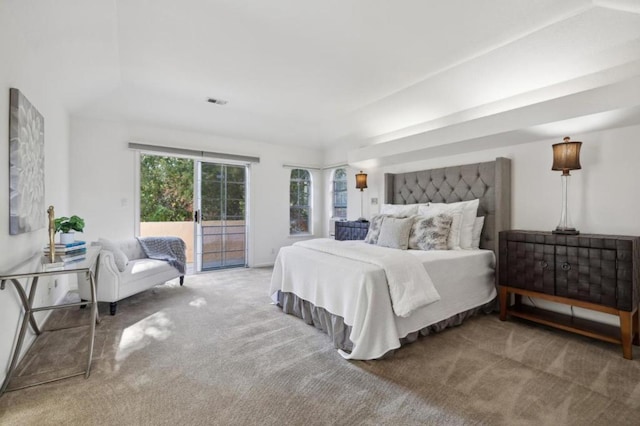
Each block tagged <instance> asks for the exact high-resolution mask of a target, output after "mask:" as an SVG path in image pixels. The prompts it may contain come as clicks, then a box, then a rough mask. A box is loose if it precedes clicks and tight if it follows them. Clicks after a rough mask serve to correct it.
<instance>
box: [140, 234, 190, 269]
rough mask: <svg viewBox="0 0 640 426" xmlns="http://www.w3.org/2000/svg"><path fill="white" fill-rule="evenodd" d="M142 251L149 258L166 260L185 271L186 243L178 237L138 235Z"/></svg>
mask: <svg viewBox="0 0 640 426" xmlns="http://www.w3.org/2000/svg"><path fill="white" fill-rule="evenodd" d="M138 241H139V242H140V245H141V246H142V251H144V254H146V255H147V257H148V258H149V259H158V260H166V261H167V262H169V265H171V266H173V267H174V268H176V269H177V270H178V271H180V273H181V274H184V273H185V270H186V268H185V267H186V264H187V256H186V255H185V248H186V244H185V243H184V241H182V239H181V238H178V237H138Z"/></svg>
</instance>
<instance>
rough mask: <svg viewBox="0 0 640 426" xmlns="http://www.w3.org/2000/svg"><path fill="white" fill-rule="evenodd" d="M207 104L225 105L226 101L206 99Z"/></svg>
mask: <svg viewBox="0 0 640 426" xmlns="http://www.w3.org/2000/svg"><path fill="white" fill-rule="evenodd" d="M207 102H209V103H212V104H216V105H226V104H227V102H228V101H225V100H224V99H216V98H209V99H207Z"/></svg>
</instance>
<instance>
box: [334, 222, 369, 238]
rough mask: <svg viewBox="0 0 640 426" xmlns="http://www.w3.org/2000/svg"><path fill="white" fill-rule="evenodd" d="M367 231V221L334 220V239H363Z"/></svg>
mask: <svg viewBox="0 0 640 426" xmlns="http://www.w3.org/2000/svg"><path fill="white" fill-rule="evenodd" d="M368 231H369V222H358V221H342V222H336V236H335V238H336V240H364V237H366V236H367V232H368Z"/></svg>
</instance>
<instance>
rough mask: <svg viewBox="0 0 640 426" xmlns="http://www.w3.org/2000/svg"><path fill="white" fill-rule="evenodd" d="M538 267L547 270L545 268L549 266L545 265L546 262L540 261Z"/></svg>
mask: <svg viewBox="0 0 640 426" xmlns="http://www.w3.org/2000/svg"><path fill="white" fill-rule="evenodd" d="M540 266H542V269H547V267H548V266H549V264H548V263H547V261H546V260H541V261H540Z"/></svg>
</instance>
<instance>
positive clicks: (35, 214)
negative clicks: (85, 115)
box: [9, 88, 46, 235]
mask: <svg viewBox="0 0 640 426" xmlns="http://www.w3.org/2000/svg"><path fill="white" fill-rule="evenodd" d="M9 110H10V113H9V233H10V234H11V235H17V234H22V233H25V232H31V231H35V230H36V229H40V228H43V227H44V226H45V216H46V215H45V212H46V208H45V205H44V118H43V117H42V115H41V114H40V113H39V112H38V110H37V109H36V108H35V107H34V106H33V105H31V102H29V100H28V99H27V98H26V97H25V96H24V95H23V94H22V93H21V92H20V90H18V89H13V88H12V89H11V90H10V92H9Z"/></svg>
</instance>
